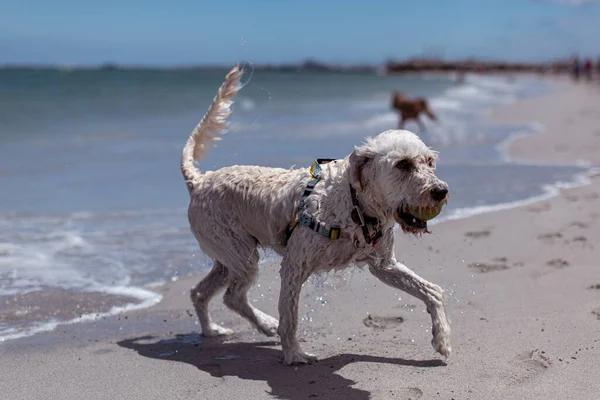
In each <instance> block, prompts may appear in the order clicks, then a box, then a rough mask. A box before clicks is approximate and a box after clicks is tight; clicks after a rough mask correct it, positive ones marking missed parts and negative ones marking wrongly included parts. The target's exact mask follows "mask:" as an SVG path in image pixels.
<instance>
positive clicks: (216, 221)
mask: <svg viewBox="0 0 600 400" xmlns="http://www.w3.org/2000/svg"><path fill="white" fill-rule="evenodd" d="M242 73H243V71H241V70H240V69H239V68H238V67H234V68H233V69H232V70H231V71H230V72H229V74H228V75H227V77H226V79H225V82H223V84H222V85H221V87H220V88H219V91H218V93H217V95H216V97H215V98H214V100H213V103H212V104H211V106H210V108H209V109H208V111H207V113H206V114H205V115H204V117H203V118H202V120H201V121H200V123H199V124H198V126H196V128H195V129H194V130H193V132H192V134H191V135H190V137H189V139H188V141H187V143H186V145H185V147H184V149H183V155H182V160H181V161H182V162H181V171H182V173H183V176H184V178H185V182H186V184H187V188H188V190H189V194H190V205H189V211H188V217H189V222H190V227H191V230H192V232H193V234H194V236H195V237H196V239H197V240H198V243H199V244H200V248H201V249H202V251H204V252H205V253H206V254H207V255H208V256H209V257H211V258H212V259H213V260H214V267H213V269H212V270H211V271H210V273H209V274H208V275H207V276H206V277H205V278H204V279H203V280H202V281H201V282H200V283H199V284H198V285H197V286H196V287H194V288H193V289H192V291H191V298H192V302H193V304H194V307H195V310H196V313H197V315H198V319H199V321H200V324H201V326H202V333H203V334H204V335H205V336H218V335H227V334H231V333H232V331H231V330H230V329H227V328H225V327H222V326H219V325H217V324H215V323H214V322H213V321H212V320H211V317H210V314H209V311H208V306H209V302H210V300H211V298H213V297H214V296H215V295H216V294H217V292H219V291H220V290H222V289H225V294H224V303H225V305H226V306H227V307H228V308H230V309H231V310H233V311H235V312H237V313H238V314H240V315H241V316H242V317H244V318H246V319H247V320H248V321H249V322H250V323H251V324H252V325H253V326H254V327H255V328H256V329H258V330H259V331H260V332H262V333H264V334H265V335H268V336H273V335H275V334H279V336H280V338H281V345H282V349H283V356H284V362H285V363H286V364H296V363H311V362H312V361H314V360H315V359H316V357H315V356H313V355H311V354H308V353H305V352H304V351H302V349H301V348H300V345H299V343H298V340H297V339H296V329H297V327H298V302H299V296H300V290H301V288H302V284H303V283H304V282H305V281H306V280H307V278H308V277H309V276H310V275H311V274H313V273H315V272H322V271H330V270H332V269H343V268H346V267H348V266H349V265H358V266H366V267H368V269H369V271H370V272H371V273H372V274H373V275H374V276H376V277H377V278H378V279H380V280H381V281H383V282H384V283H386V284H387V285H390V286H393V287H395V288H398V289H400V290H403V291H405V292H407V293H409V294H410V295H412V296H414V297H416V298H418V299H420V300H422V301H423V302H424V303H425V305H426V307H427V310H428V312H429V313H430V314H431V320H432V333H433V340H432V345H433V347H434V349H435V350H436V351H438V352H439V353H440V354H442V355H444V356H446V357H447V356H449V355H450V351H451V347H450V324H449V319H448V315H447V312H446V306H445V297H444V292H443V290H442V289H441V288H440V287H439V286H438V285H435V284H433V283H431V282H428V281H427V280H425V279H423V278H421V277H420V276H418V275H417V274H415V273H414V272H413V271H411V270H410V269H409V268H408V267H406V266H405V265H403V264H401V263H400V262H398V261H397V260H396V257H395V256H394V252H393V249H394V232H393V229H392V228H393V227H394V224H395V223H398V224H399V225H400V227H401V228H402V230H403V231H404V232H407V233H412V234H422V233H425V232H428V229H427V221H426V219H427V217H424V216H426V215H429V216H430V215H432V213H433V214H436V213H438V212H439V211H440V210H441V208H442V206H443V205H444V204H445V203H446V201H447V197H448V186H447V184H446V183H444V182H443V181H441V180H440V179H438V178H437V177H436V175H435V163H436V158H437V154H436V153H435V152H434V151H432V150H430V149H429V148H428V147H427V146H425V144H424V143H423V142H422V141H421V140H420V139H419V138H418V137H417V136H416V135H414V134H413V133H410V132H408V131H401V130H390V131H386V132H383V133H381V134H379V135H377V136H376V137H373V138H368V139H367V140H366V142H365V143H364V144H363V145H361V146H358V147H355V149H354V151H353V152H352V153H351V154H350V155H349V156H347V157H346V158H344V159H340V160H327V161H324V162H322V163H321V164H319V165H317V164H315V169H316V171H315V170H313V169H308V168H304V169H290V170H287V169H280V168H265V167H260V166H230V167H225V168H222V169H219V170H217V171H206V172H201V171H200V170H198V169H197V168H196V167H195V166H194V161H200V160H201V159H202V158H203V157H204V156H205V154H206V152H207V150H208V149H209V148H210V146H211V144H212V143H213V142H214V141H215V140H217V139H219V136H220V135H222V134H223V133H224V128H225V127H226V125H227V122H226V117H227V116H228V115H229V114H230V112H231V105H232V99H233V97H234V96H235V94H236V93H237V92H238V90H239V89H240V88H241V85H240V78H241V76H242ZM319 170H320V171H319ZM299 221H300V222H299ZM311 224H312V225H311ZM333 232H335V235H334V234H332V233H333ZM258 246H261V247H270V248H272V249H274V251H276V252H277V253H278V254H280V255H281V256H282V257H283V260H282V263H281V269H280V275H281V292H280V297H279V320H277V319H276V318H273V317H272V316H270V315H267V314H265V313H264V312H262V311H260V310H258V309H257V308H255V307H254V306H252V305H251V304H250V303H249V302H248V297H247V292H248V290H249V288H250V287H251V286H252V285H253V284H254V282H255V281H256V279H257V276H258V260H259V253H258V250H257V248H258Z"/></svg>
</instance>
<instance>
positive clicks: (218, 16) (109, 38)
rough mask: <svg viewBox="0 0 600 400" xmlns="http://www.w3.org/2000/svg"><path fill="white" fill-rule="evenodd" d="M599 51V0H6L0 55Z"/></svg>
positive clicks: (337, 58)
mask: <svg viewBox="0 0 600 400" xmlns="http://www.w3.org/2000/svg"><path fill="white" fill-rule="evenodd" d="M426 52H430V53H431V52H434V53H436V54H440V55H443V56H444V57H446V58H456V57H466V56H481V57H493V58H504V59H513V60H540V59H548V58H553V57H563V56H568V55H570V54H573V53H574V52H578V53H579V54H582V55H591V56H593V57H594V58H595V57H597V56H598V55H600V2H598V1H595V0H413V1H408V0H385V1H384V0H363V1H354V0H320V1H315V0H293V1H292V0H221V1H202V0H177V1H176V0H173V1H169V2H167V1H157V0H145V1H142V0H138V1H131V0H130V1H127V0H122V1H115V0H103V1H90V0H8V1H3V2H0V64H5V63H43V64H48V63H50V64H54V63H66V64H84V65H95V64H99V63H104V62H116V63H119V64H143V65H188V64H231V63H234V62H236V61H239V60H248V61H251V62H254V63H267V62H274V63H280V62H296V61H301V60H304V59H306V58H315V59H318V60H322V61H326V62H335V63H345V64H349V63H382V62H384V61H385V60H386V59H388V58H404V57H409V56H414V55H418V54H423V53H426Z"/></svg>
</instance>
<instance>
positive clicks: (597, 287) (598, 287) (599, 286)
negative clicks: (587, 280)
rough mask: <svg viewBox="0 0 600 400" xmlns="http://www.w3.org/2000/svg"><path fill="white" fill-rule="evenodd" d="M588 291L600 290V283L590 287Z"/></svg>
mask: <svg viewBox="0 0 600 400" xmlns="http://www.w3.org/2000/svg"><path fill="white" fill-rule="evenodd" d="M588 289H590V290H600V283H596V284H595V285H592V286H590V287H589V288H588Z"/></svg>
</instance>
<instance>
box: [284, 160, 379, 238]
mask: <svg viewBox="0 0 600 400" xmlns="http://www.w3.org/2000/svg"><path fill="white" fill-rule="evenodd" d="M331 161H335V159H332V158H317V159H316V160H315V161H313V163H312V165H311V167H310V175H311V180H310V181H309V182H308V184H307V185H306V189H304V193H303V194H302V198H301V199H300V203H299V204H298V211H297V213H296V215H294V219H293V221H292V223H291V224H290V227H289V228H288V234H287V237H288V239H289V238H290V236H291V235H292V232H293V230H294V228H295V227H296V226H297V225H298V223H300V224H302V225H304V226H307V227H308V228H310V229H311V230H313V231H315V232H316V233H318V234H320V235H323V236H325V237H327V238H329V239H331V240H337V239H339V238H340V236H341V234H342V229H341V228H340V227H339V226H327V225H325V224H324V223H323V222H321V221H319V220H318V219H317V218H316V217H315V216H314V215H311V214H309V213H308V212H307V211H306V199H307V198H308V196H310V195H311V193H312V192H313V190H314V188H315V186H317V183H319V181H320V180H321V179H322V177H321V172H322V170H321V165H322V164H327V163H329V162H331ZM350 196H351V197H352V212H351V217H352V221H354V223H355V224H357V225H358V226H360V227H361V229H362V233H363V237H364V239H365V242H367V244H370V245H371V246H372V247H375V245H376V244H377V242H378V241H379V239H381V237H382V236H383V232H382V231H381V229H379V220H378V219H377V218H374V217H369V216H366V215H364V214H363V212H362V210H361V208H360V204H359V202H358V196H357V195H356V190H355V189H354V188H353V187H352V185H350ZM368 225H373V227H374V228H375V231H374V232H373V233H371V231H370V230H369V227H368Z"/></svg>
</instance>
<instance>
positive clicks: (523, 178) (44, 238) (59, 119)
mask: <svg viewBox="0 0 600 400" xmlns="http://www.w3.org/2000/svg"><path fill="white" fill-rule="evenodd" d="M226 72H227V71H226V70H206V71H199V70H162V71H161V70H0V188H1V190H0V340H7V339H13V338H17V337H22V336H27V335H31V334H34V333H36V332H40V331H44V330H49V329H53V328H54V327H56V326H57V325H58V324H60V323H65V322H69V323H72V322H78V321H84V320H91V319H94V318H98V317H100V316H103V315H107V314H114V313H117V312H122V311H125V310H128V309H133V308H136V307H147V306H150V305H152V304H155V303H156V302H158V301H159V300H160V296H159V295H158V294H156V293H155V292H154V291H153V288H154V287H156V285H161V284H164V283H165V282H168V281H171V280H176V279H178V278H179V277H182V276H188V275H191V274H197V273H199V272H201V271H203V270H204V269H206V268H208V267H210V265H211V262H210V260H209V259H207V257H205V256H204V255H203V254H202V253H201V252H200V250H199V249H198V246H197V243H196V242H195V239H194V238H193V236H192V235H191V233H190V232H189V228H188V223H187V218H186V207H187V203H188V194H187V190H186V188H185V185H184V183H183V179H182V177H181V174H180V170H179V161H180V155H181V149H182V146H183V144H184V143H185V141H186V139H187V136H188V134H189V133H190V131H191V129H192V128H193V127H194V126H195V125H196V123H197V122H198V121H199V119H200V118H201V117H202V115H203V114H204V112H205V111H206V109H207V107H208V105H209V104H210V102H211V100H212V97H213V96H214V94H215V92H216V89H217V88H218V86H219V84H220V83H221V81H222V79H223V77H224V75H225V74H226ZM396 89H397V90H401V91H403V92H405V93H406V94H407V95H415V96H416V95H419V96H426V97H427V98H429V99H430V102H431V107H432V108H433V109H434V111H435V112H436V114H437V115H438V117H439V119H440V123H439V124H434V123H431V122H429V121H425V123H426V126H427V130H426V131H424V132H419V128H418V126H417V125H410V124H409V125H408V126H407V129H410V130H413V131H415V132H418V133H419V134H420V136H421V137H422V138H423V140H424V141H425V142H426V143H427V144H429V145H430V146H432V147H434V148H435V149H436V150H439V151H440V153H441V159H440V162H439V165H438V175H439V176H440V177H441V178H442V179H444V180H446V181H447V182H448V183H449V184H450V188H451V201H450V203H449V204H448V206H447V207H446V209H445V210H444V212H443V214H442V215H441V216H440V217H439V218H440V219H444V218H456V217H460V216H466V215H470V214H473V213H477V212H484V211H486V210H490V209H493V208H499V207H504V206H507V205H510V204H517V203H518V202H525V201H531V200H532V199H536V198H539V197H543V196H548V195H551V194H552V188H553V187H555V186H556V185H559V184H564V183H572V182H576V181H577V179H580V176H579V175H578V174H581V173H583V172H584V171H585V169H584V168H583V167H578V166H558V165H557V166H551V165H543V166H542V165H529V164H527V165H521V164H517V163H513V162H510V161H509V160H508V159H507V157H506V156H505V155H504V154H503V152H502V144H503V143H505V142H506V141H507V140H509V139H510V138H511V137H513V136H514V135H515V134H527V133H532V132H535V131H538V130H540V129H543V127H541V126H539V125H538V124H536V123H535V121H532V123H531V124H527V125H491V124H488V123H486V122H485V121H484V119H483V118H482V117H483V116H484V114H485V112H486V110H488V109H489V108H490V107H493V106H497V105H501V104H509V103H511V102H514V101H517V100H518V99H521V98H524V97H527V96H533V95H536V94H540V93H543V92H545V91H549V90H552V89H551V87H549V86H547V85H545V84H542V83H540V82H538V81H535V80H528V79H524V78H510V79H509V78H501V77H486V76H477V75H473V76H468V77H467V79H466V80H465V81H464V82H463V83H457V82H456V81H455V79H453V77H452V76H439V75H438V76H436V75H421V76H416V75H414V76H380V75H376V74H359V73H344V74H340V73H314V72H295V73H292V72H272V71H271V72H264V71H250V72H249V73H248V74H247V76H246V86H245V88H244V89H243V90H242V91H241V92H240V94H239V95H238V98H237V102H236V104H235V106H234V113H233V114H232V116H231V121H232V124H231V128H230V131H229V133H228V134H227V135H226V136H225V138H224V140H223V141H222V142H220V143H219V145H218V146H217V147H216V148H215V149H213V151H212V152H211V153H209V155H208V157H207V158H206V159H205V160H204V161H203V162H202V163H201V164H200V167H201V168H202V169H203V170H207V169H215V168H219V167H221V166H225V165H231V164H262V165H267V166H280V167H289V166H291V165H296V166H308V165H310V163H311V161H312V160H313V159H314V158H317V157H331V158H334V157H344V156H345V155H347V154H349V153H350V152H351V151H352V146H353V145H354V144H359V143H360V142H361V141H362V140H363V139H364V138H365V137H366V136H369V135H375V134H377V133H379V132H381V131H383V130H386V129H390V128H395V127H396V125H397V122H398V120H397V116H396V115H395V114H394V112H392V111H391V110H390V108H389V105H390V95H391V93H392V91H393V90H396ZM52 296H60V298H61V301H60V302H59V304H60V306H59V307H57V306H56V304H57V302H56V299H54V300H52ZM49 298H50V299H51V300H48V299H49Z"/></svg>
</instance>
